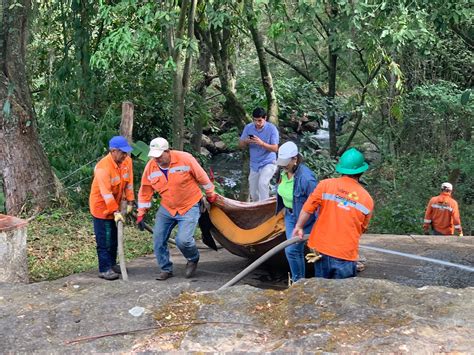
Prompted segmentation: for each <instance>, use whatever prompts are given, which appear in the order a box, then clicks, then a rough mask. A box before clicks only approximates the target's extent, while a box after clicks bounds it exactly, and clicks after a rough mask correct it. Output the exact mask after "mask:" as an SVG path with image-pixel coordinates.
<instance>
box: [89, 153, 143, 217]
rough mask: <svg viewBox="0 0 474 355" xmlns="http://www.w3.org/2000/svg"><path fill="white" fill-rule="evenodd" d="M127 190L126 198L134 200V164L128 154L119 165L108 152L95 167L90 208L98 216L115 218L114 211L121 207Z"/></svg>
mask: <svg viewBox="0 0 474 355" xmlns="http://www.w3.org/2000/svg"><path fill="white" fill-rule="evenodd" d="M124 191H125V199H126V200H127V201H133V200H134V199H135V198H134V194H133V165H132V158H130V157H129V156H127V157H126V158H125V160H124V161H123V162H122V163H121V164H120V166H119V165H117V163H116V162H115V161H114V159H113V158H112V154H110V153H109V154H107V156H105V157H104V158H102V159H101V160H100V161H99V162H98V163H97V165H96V166H95V168H94V180H93V181H92V187H91V193H90V195H89V208H90V211H91V214H92V215H93V216H94V217H96V218H102V219H113V218H114V212H116V211H118V210H119V209H120V201H121V200H122V195H123V193H124Z"/></svg>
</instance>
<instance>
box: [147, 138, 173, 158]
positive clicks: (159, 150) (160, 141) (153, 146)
mask: <svg viewBox="0 0 474 355" xmlns="http://www.w3.org/2000/svg"><path fill="white" fill-rule="evenodd" d="M168 149H170V145H169V144H168V141H167V140H166V139H164V138H161V137H159V138H155V139H153V140H152V141H151V142H150V151H149V152H148V156H149V157H152V158H159V157H161V154H163V152H164V151H165V150H168Z"/></svg>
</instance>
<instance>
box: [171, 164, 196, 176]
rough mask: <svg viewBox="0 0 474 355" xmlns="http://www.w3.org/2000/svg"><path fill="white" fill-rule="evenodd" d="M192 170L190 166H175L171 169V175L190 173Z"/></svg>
mask: <svg viewBox="0 0 474 355" xmlns="http://www.w3.org/2000/svg"><path fill="white" fill-rule="evenodd" d="M189 170H191V167H190V166H187V165H183V166H175V167H174V168H171V169H170V174H172V173H177V172H179V171H189Z"/></svg>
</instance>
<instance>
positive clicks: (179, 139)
mask: <svg viewBox="0 0 474 355" xmlns="http://www.w3.org/2000/svg"><path fill="white" fill-rule="evenodd" d="M188 3H189V0H183V2H182V4H181V10H180V11H181V13H180V16H179V22H178V28H177V29H176V39H182V38H183V37H184V28H185V25H186V11H187V8H188ZM173 44H174V45H175V43H173ZM171 50H172V52H173V61H174V63H175V65H176V68H175V72H174V75H173V103H174V107H175V110H174V115H173V143H172V146H173V148H174V149H177V150H183V146H184V140H183V138H184V88H183V71H184V69H183V59H182V53H181V50H179V49H178V48H177V47H175V46H173V48H171Z"/></svg>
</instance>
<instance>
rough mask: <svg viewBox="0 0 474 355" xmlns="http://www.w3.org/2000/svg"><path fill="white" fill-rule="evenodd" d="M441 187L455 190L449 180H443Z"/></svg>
mask: <svg viewBox="0 0 474 355" xmlns="http://www.w3.org/2000/svg"><path fill="white" fill-rule="evenodd" d="M441 189H444V190H449V191H452V190H453V185H452V184H450V183H449V182H443V183H442V184H441Z"/></svg>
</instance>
